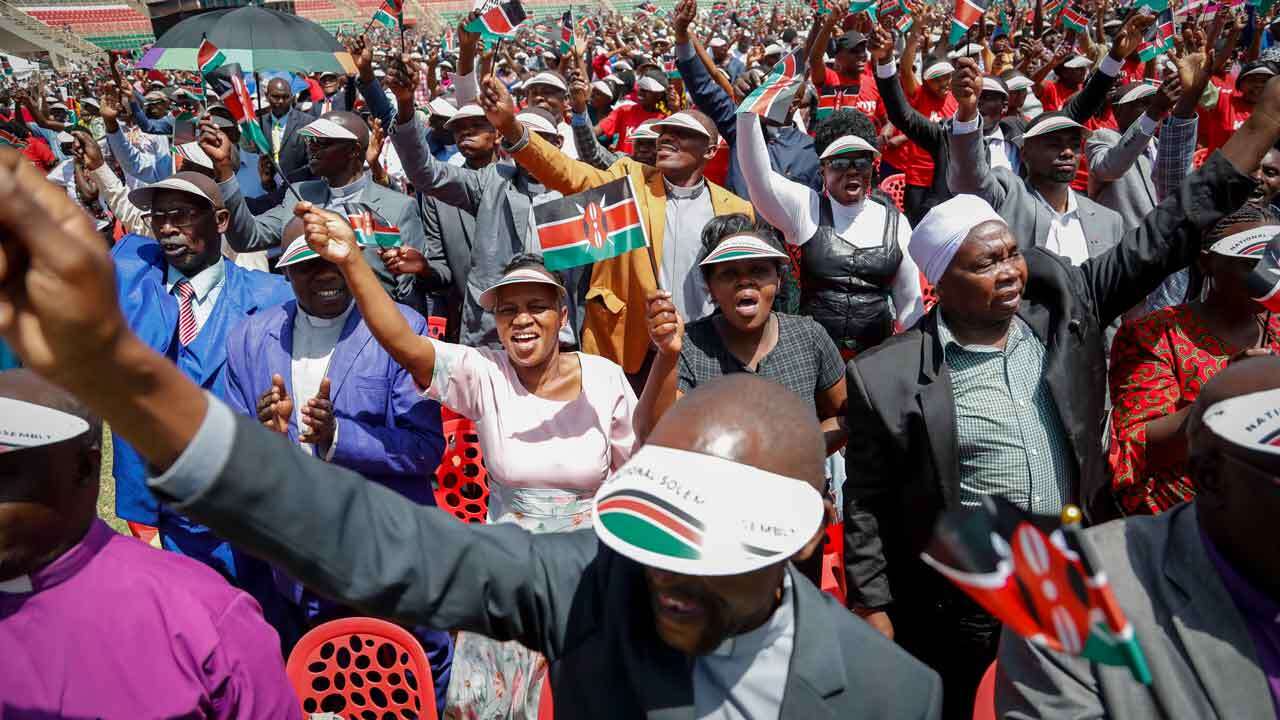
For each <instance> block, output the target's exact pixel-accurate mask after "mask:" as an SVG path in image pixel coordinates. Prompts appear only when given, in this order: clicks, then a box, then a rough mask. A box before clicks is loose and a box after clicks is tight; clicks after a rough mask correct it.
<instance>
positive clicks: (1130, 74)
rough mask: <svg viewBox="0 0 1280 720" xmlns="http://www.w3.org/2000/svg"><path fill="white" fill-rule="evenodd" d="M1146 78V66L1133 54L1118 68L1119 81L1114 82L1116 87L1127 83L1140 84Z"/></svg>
mask: <svg viewBox="0 0 1280 720" xmlns="http://www.w3.org/2000/svg"><path fill="white" fill-rule="evenodd" d="M1146 77H1147V64H1146V63H1144V62H1142V60H1140V59H1138V56H1137V54H1134V55H1131V56H1130V57H1129V59H1127V60H1125V61H1124V64H1123V65H1121V66H1120V79H1118V80H1116V87H1119V86H1121V85H1126V84H1128V83H1134V82H1141V81H1142V80H1145V79H1146Z"/></svg>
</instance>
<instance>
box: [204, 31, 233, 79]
mask: <svg viewBox="0 0 1280 720" xmlns="http://www.w3.org/2000/svg"><path fill="white" fill-rule="evenodd" d="M225 62H227V56H226V55H223V54H222V51H221V50H219V49H218V46H217V45H214V44H213V43H211V42H209V40H208V39H207V38H206V39H202V40H201V41H200V48H199V49H198V50H196V64H197V65H199V66H200V74H201V75H208V74H209V73H211V72H213V71H214V70H217V69H218V68H220V67H222V65H223V64H224V63H225Z"/></svg>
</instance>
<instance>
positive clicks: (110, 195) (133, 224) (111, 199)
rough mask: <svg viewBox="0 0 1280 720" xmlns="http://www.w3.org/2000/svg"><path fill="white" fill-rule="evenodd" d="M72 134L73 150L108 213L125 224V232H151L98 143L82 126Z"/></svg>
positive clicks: (142, 233)
mask: <svg viewBox="0 0 1280 720" xmlns="http://www.w3.org/2000/svg"><path fill="white" fill-rule="evenodd" d="M71 135H72V136H73V137H74V138H75V139H76V144H75V146H74V149H73V151H72V152H74V153H75V155H76V156H77V160H78V161H79V162H81V163H83V164H84V169H85V170H86V171H88V172H89V173H90V175H92V177H93V179H94V181H95V182H97V183H98V190H99V192H100V193H101V195H102V199H103V200H104V201H106V203H107V207H108V208H109V209H110V210H111V214H113V215H115V216H116V219H117V220H119V221H120V224H121V225H123V226H124V229H125V232H129V233H133V234H134V235H150V234H151V226H150V225H149V224H148V223H147V221H146V218H145V214H144V213H143V212H142V210H141V209H139V208H138V206H137V205H134V204H133V203H131V202H129V188H128V187H126V186H125V184H124V183H122V182H120V178H118V177H116V173H115V171H114V170H112V169H111V167H110V166H108V165H107V163H106V162H105V161H104V160H103V157H102V149H101V148H100V147H98V143H96V142H94V140H93V138H92V137H90V135H89V133H87V132H85V131H83V130H72V131H71Z"/></svg>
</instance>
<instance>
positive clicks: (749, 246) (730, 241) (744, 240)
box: [698, 233, 790, 267]
mask: <svg viewBox="0 0 1280 720" xmlns="http://www.w3.org/2000/svg"><path fill="white" fill-rule="evenodd" d="M789 258H790V256H788V255H787V254H786V253H784V252H782V251H781V250H779V249H777V248H775V247H773V246H772V245H770V244H769V243H767V242H765V241H764V240H761V239H760V238H758V237H756V236H755V235H753V234H752V233H737V234H735V235H730V236H729V237H727V238H725V239H723V240H721V241H720V244H719V245H716V247H715V249H714V250H712V251H711V252H710V253H708V254H707V257H706V258H704V259H703V260H702V262H700V263H698V266H699V267H704V266H707V265H716V264H718V263H725V262H732V261H734V260H763V259H771V260H772V259H778V260H788V259H789Z"/></svg>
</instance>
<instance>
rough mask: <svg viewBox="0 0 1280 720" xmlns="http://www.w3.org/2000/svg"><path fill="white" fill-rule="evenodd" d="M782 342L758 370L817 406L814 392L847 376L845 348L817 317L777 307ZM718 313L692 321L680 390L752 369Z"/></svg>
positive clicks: (682, 355)
mask: <svg viewBox="0 0 1280 720" xmlns="http://www.w3.org/2000/svg"><path fill="white" fill-rule="evenodd" d="M773 316H774V317H776V318H777V319H778V344H777V345H775V346H774V348H773V349H772V350H770V351H769V354H768V355H765V356H764V357H763V358H762V359H761V360H760V363H759V365H757V367H756V369H755V371H754V374H756V375H759V376H760V377H762V378H766V379H769V380H772V381H774V382H776V383H778V384H779V385H781V386H783V387H785V388H787V389H788V390H790V391H791V392H793V393H795V394H796V395H798V396H800V399H801V400H804V401H805V402H806V403H808V404H809V405H810V406H814V399H813V398H814V395H816V394H817V393H819V392H821V391H823V390H826V389H827V388H829V387H831V386H832V385H835V384H836V383H837V382H839V381H840V378H842V377H844V361H843V360H841V359H840V351H838V350H836V345H835V343H834V342H832V341H831V336H830V335H828V334H827V332H826V331H825V330H823V329H822V326H821V325H819V324H818V323H816V322H814V320H813V318H810V317H805V316H801V315H785V314H783V313H779V312H775V313H774V314H773ZM714 319H715V316H714V315H712V316H710V317H706V318H703V319H702V320H699V321H697V322H692V323H689V325H688V326H686V327H685V337H684V346H683V347H682V348H681V350H680V360H679V362H678V363H677V366H676V376H677V378H678V383H679V389H680V392H684V393H687V392H689V391H690V390H692V389H694V388H696V387H698V386H699V385H701V384H703V383H707V382H710V381H711V380H714V379H715V378H718V377H721V376H723V375H729V374H730V373H737V372H752V371H751V370H748V369H747V368H746V367H745V366H744V365H743V364H742V361H741V360H739V359H738V358H736V357H734V355H733V353H731V352H729V349H728V348H726V347H725V345H724V340H723V339H722V338H721V337H720V333H719V332H717V331H716V326H715V321H714Z"/></svg>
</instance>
